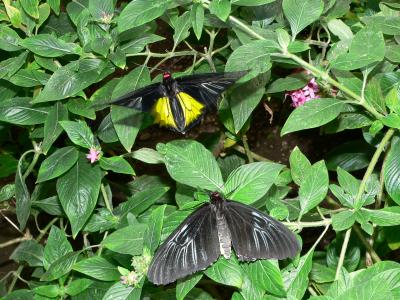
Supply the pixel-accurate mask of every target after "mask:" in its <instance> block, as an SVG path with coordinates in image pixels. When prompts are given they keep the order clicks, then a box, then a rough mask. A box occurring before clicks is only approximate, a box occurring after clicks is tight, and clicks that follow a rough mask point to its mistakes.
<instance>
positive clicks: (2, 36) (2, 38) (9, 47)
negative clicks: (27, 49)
mask: <svg viewBox="0 0 400 300" xmlns="http://www.w3.org/2000/svg"><path fill="white" fill-rule="evenodd" d="M20 41H21V38H20V37H19V35H18V33H16V32H15V31H14V30H13V29H11V28H10V27H8V26H6V25H3V24H2V25H0V49H2V50H4V51H18V50H20V49H21V47H20V46H19V43H20Z"/></svg>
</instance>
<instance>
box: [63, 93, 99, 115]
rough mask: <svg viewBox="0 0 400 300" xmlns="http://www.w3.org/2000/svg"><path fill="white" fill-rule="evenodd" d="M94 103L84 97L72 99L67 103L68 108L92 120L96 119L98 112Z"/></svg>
mask: <svg viewBox="0 0 400 300" xmlns="http://www.w3.org/2000/svg"><path fill="white" fill-rule="evenodd" d="M91 106H92V103H91V102H90V101H88V100H85V99H82V98H75V99H70V100H69V101H68V103H67V108H68V110H69V111H70V112H71V113H73V114H75V115H78V116H82V117H85V118H88V119H91V120H95V119H96V113H95V110H94V108H93V107H91Z"/></svg>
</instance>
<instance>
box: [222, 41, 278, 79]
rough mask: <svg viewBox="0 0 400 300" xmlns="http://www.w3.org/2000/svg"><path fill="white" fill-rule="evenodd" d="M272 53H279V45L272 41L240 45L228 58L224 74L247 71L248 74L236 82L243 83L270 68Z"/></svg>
mask: <svg viewBox="0 0 400 300" xmlns="http://www.w3.org/2000/svg"><path fill="white" fill-rule="evenodd" d="M272 53H279V45H278V44H277V43H276V42H275V41H273V40H258V41H252V42H250V43H247V44H245V45H242V46H240V47H238V48H236V49H235V51H233V53H232V54H231V56H229V58H228V61H227V62H226V65H225V72H234V71H244V70H249V71H250V72H249V73H247V74H246V75H245V76H243V77H242V78H241V79H240V80H239V81H238V82H245V81H247V80H249V79H252V78H254V77H256V76H257V75H258V74H261V73H265V72H267V71H268V70H269V69H270V68H271V66H272V64H271V59H270V55H271V54H272Z"/></svg>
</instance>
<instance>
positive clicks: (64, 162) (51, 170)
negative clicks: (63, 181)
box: [36, 146, 79, 183]
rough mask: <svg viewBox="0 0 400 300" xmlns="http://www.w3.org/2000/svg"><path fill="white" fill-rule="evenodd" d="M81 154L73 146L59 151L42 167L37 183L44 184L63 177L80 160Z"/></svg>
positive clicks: (46, 160)
mask: <svg viewBox="0 0 400 300" xmlns="http://www.w3.org/2000/svg"><path fill="white" fill-rule="evenodd" d="M78 156H79V152H78V150H76V148H75V147H73V146H67V147H64V148H61V149H58V150H57V151H55V152H54V153H53V154H51V155H50V156H49V157H48V158H46V159H45V160H44V161H43V162H42V164H41V165H40V169H39V174H38V178H37V181H36V182H38V183H39V182H43V181H46V180H50V179H53V178H56V177H59V176H61V175H62V174H64V173H65V172H67V171H68V170H69V169H70V168H71V167H72V166H73V165H75V163H76V161H77V160H78Z"/></svg>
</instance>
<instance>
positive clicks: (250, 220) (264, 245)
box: [225, 200, 300, 261]
mask: <svg viewBox="0 0 400 300" xmlns="http://www.w3.org/2000/svg"><path fill="white" fill-rule="evenodd" d="M225 217H226V220H227V223H228V227H229V230H230V233H231V238H232V245H233V249H234V250H235V252H236V255H237V257H238V259H239V260H241V261H253V260H256V259H262V258H264V259H267V258H274V259H284V258H288V257H294V256H295V255H296V253H297V252H298V251H299V250H300V246H299V243H298V241H297V239H296V237H295V235H294V234H293V233H292V232H291V231H290V230H289V229H287V228H286V227H285V226H284V225H283V224H282V223H280V222H278V221H276V220H275V219H273V218H272V217H270V216H267V215H266V214H264V213H262V212H260V211H259V210H256V209H254V208H252V207H250V206H247V205H244V204H241V203H239V202H236V201H229V200H226V203H225Z"/></svg>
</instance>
